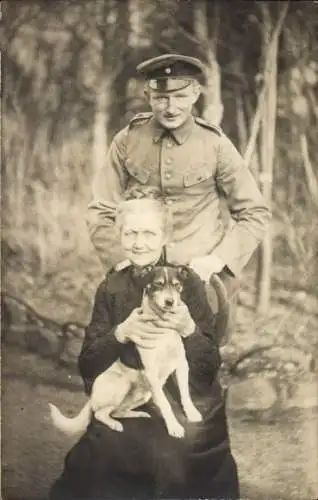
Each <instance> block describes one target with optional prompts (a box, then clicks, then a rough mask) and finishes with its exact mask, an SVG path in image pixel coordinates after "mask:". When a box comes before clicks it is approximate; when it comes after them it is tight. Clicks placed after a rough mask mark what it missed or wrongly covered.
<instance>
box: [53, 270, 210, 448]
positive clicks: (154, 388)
mask: <svg viewBox="0 0 318 500" xmlns="http://www.w3.org/2000/svg"><path fill="white" fill-rule="evenodd" d="M185 272H186V271H185V269H184V268H180V267H170V266H156V267H154V268H153V270H152V271H151V278H150V282H149V284H148V285H147V286H146V287H145V289H144V293H143V300H142V305H141V308H142V312H145V313H147V314H149V313H150V314H151V315H153V317H154V320H155V319H156V318H158V317H161V318H164V316H165V314H167V313H169V314H171V313H173V312H175V310H176V308H177V307H178V306H179V305H180V304H181V292H182V288H183V281H184V276H185V275H184V273H185ZM194 329H195V324H194V322H193V321H190V322H189V324H188V326H187V328H186V329H185V331H184V332H183V334H182V336H187V335H190V334H191V333H192V332H193V331H194ZM137 349H138V352H139V354H140V358H141V361H142V365H143V369H141V370H135V369H131V368H129V367H128V366H126V365H124V364H123V363H122V362H121V361H120V360H119V359H118V360H116V361H115V362H114V363H113V364H112V365H111V366H110V367H109V368H107V370H105V371H104V372H102V373H101V374H100V375H99V376H98V377H97V378H96V379H95V381H94V384H93V387H92V393H91V397H90V399H89V400H88V401H87V403H86V404H85V405H84V407H83V408H82V410H81V411H80V413H79V414H78V415H77V416H76V417H74V418H67V417H65V416H64V415H62V413H61V412H60V411H59V409H58V408H57V407H56V406H55V405H53V404H51V403H49V406H50V411H51V418H52V420H53V423H54V425H55V427H57V428H58V429H60V430H61V431H63V432H64V433H66V434H68V435H73V434H77V433H79V432H84V431H85V430H86V427H87V426H88V424H89V422H90V419H91V416H92V413H94V415H95V418H96V419H97V420H99V421H100V422H102V423H103V424H105V425H107V426H108V427H109V428H111V429H113V430H115V431H118V432H121V431H123V425H122V423H121V422H119V421H118V420H116V418H132V417H144V418H147V417H150V415H149V414H148V413H147V412H144V411H140V410H137V408H138V407H139V406H141V405H143V404H145V403H146V402H148V401H149V400H150V399H151V398H152V399H153V401H154V403H155V404H156V405H157V407H158V408H159V410H160V412H161V415H162V417H163V419H164V422H165V424H166V427H167V431H168V433H169V434H170V435H171V436H173V437H176V438H182V437H183V436H184V432H185V431H184V428H183V426H182V425H181V424H180V423H179V422H178V420H177V418H176V416H175V414H174V413H173V410H172V408H171V405H170V403H169V401H168V399H167V397H166V395H165V393H164V391H163V387H164V385H165V383H166V381H167V379H168V378H169V376H170V375H172V374H173V373H175V375H176V381H177V385H178V388H179V391H180V399H181V404H182V407H183V410H184V413H185V415H186V418H187V420H188V421H190V422H199V421H201V420H202V416H201V414H200V412H199V411H198V409H197V408H196V407H195V406H194V404H193V401H192V399H191V396H190V391H189V366H188V362H187V359H186V354H185V349H184V345H183V341H182V338H181V336H180V335H179V334H178V333H177V332H174V331H172V330H169V331H168V332H167V333H165V334H163V335H162V336H161V337H160V339H159V340H158V343H157V345H156V346H155V347H154V348H152V349H144V348H141V347H138V346H137Z"/></svg>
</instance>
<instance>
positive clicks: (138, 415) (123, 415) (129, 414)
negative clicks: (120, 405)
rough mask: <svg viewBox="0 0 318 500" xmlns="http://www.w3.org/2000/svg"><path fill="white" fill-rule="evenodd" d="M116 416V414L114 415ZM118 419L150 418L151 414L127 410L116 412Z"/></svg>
mask: <svg viewBox="0 0 318 500" xmlns="http://www.w3.org/2000/svg"><path fill="white" fill-rule="evenodd" d="M114 415H115V414H114ZM115 416H116V417H118V418H150V414H149V413H147V412H146V411H141V410H125V411H123V412H120V411H118V412H116V415H115Z"/></svg>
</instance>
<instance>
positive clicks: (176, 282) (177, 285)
mask: <svg viewBox="0 0 318 500" xmlns="http://www.w3.org/2000/svg"><path fill="white" fill-rule="evenodd" d="M172 286H173V287H174V288H175V289H176V290H178V292H180V290H181V289H182V285H181V283H180V281H174V282H173V283H172Z"/></svg>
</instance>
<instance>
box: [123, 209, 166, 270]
mask: <svg viewBox="0 0 318 500" xmlns="http://www.w3.org/2000/svg"><path fill="white" fill-rule="evenodd" d="M120 238H121V245H122V248H123V250H124V253H125V256H126V258H127V259H129V260H130V262H131V263H132V264H134V265H135V266H140V267H143V266H147V265H150V264H155V263H156V262H157V261H158V260H159V258H160V255H161V252H162V248H163V246H164V244H165V243H166V236H165V234H164V229H163V217H162V215H161V214H160V213H159V212H157V211H155V210H149V209H148V210H147V211H145V210H142V208H141V209H140V211H139V210H137V211H136V210H133V211H131V212H127V213H126V214H125V216H124V218H123V222H122V226H121V232H120Z"/></svg>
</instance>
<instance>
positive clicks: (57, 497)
mask: <svg viewBox="0 0 318 500" xmlns="http://www.w3.org/2000/svg"><path fill="white" fill-rule="evenodd" d="M147 279H148V278H147V275H146V276H138V275H137V273H136V271H135V269H134V268H133V267H132V266H129V267H127V268H125V269H123V270H121V271H118V272H115V271H111V272H110V273H109V274H108V275H107V277H106V279H105V280H104V281H103V282H102V283H101V284H100V286H99V288H98V290H97V293H96V297H95V305H94V309H93V314H92V319H91V322H90V325H89V326H88V328H87V330H86V335H85V339H84V343H83V347H82V351H81V354H80V358H79V368H80V372H81V375H82V377H83V379H84V384H85V389H86V392H87V394H90V391H91V387H92V384H93V381H94V380H95V378H96V377H97V375H99V374H100V373H101V372H102V371H104V370H105V369H106V368H107V367H109V366H110V365H111V364H112V363H113V362H114V361H115V360H116V359H117V358H118V357H119V356H120V357H121V359H122V361H123V362H125V363H126V364H128V365H129V366H131V367H134V368H136V367H137V366H140V362H139V363H138V359H139V357H138V355H136V349H135V346H134V345H133V344H131V343H129V344H128V345H127V344H120V343H119V342H118V341H117V340H116V339H115V336H114V330H115V328H116V325H118V324H120V323H122V322H123V321H124V320H125V319H126V318H127V316H128V315H129V314H130V313H131V311H132V310H133V309H135V308H136V307H140V304H141V300H142V292H143V288H144V286H145V284H146V283H147ZM182 298H183V301H184V302H185V303H186V304H187V306H188V309H189V311H190V313H191V315H192V317H193V319H194V321H195V323H196V325H197V328H196V331H195V333H194V334H193V335H191V336H190V337H188V338H186V339H184V344H185V349H186V353H187V358H188V362H189V369H190V371H189V378H190V381H189V383H190V391H191V395H192V398H193V401H194V403H195V405H196V407H197V408H198V409H199V410H200V411H201V413H202V415H203V421H202V422H199V423H189V422H187V421H186V420H185V417H184V415H183V412H182V409H181V405H180V401H179V393H178V390H177V388H176V386H175V383H174V380H173V377H171V379H170V380H169V381H168V383H167V385H166V393H167V395H168V398H169V400H170V402H171V404H172V406H173V409H174V411H175V414H176V415H177V418H178V419H179V421H180V422H181V423H182V424H183V425H184V427H185V429H186V433H185V437H184V438H183V439H177V438H173V437H171V436H169V435H168V432H167V430H166V427H165V424H164V421H163V419H162V417H161V416H160V414H159V411H158V410H157V409H156V408H155V406H154V405H153V403H149V404H147V405H145V408H146V409H147V411H148V412H149V413H150V414H151V418H150V419H146V418H136V419H135V418H127V419H123V420H122V422H123V425H124V432H122V433H119V432H116V431H112V430H110V429H109V428H108V427H106V426H105V425H103V424H101V423H100V422H98V421H96V420H95V419H93V421H92V422H91V424H90V426H89V427H88V429H87V431H86V433H85V434H84V435H83V437H82V438H81V439H80V440H79V442H78V443H77V444H76V445H75V446H74V447H73V448H72V449H71V451H70V452H69V453H68V455H67V457H66V459H65V467H64V471H63V474H62V476H61V477H60V479H58V481H57V482H56V483H55V484H54V486H53V488H52V490H51V496H50V499H51V500H71V499H72V500H74V499H90V500H102V499H109V500H117V499H124V498H126V499H147V500H150V499H156V498H165V499H168V498H169V499H186V498H193V499H194V498H206V499H221V498H222V499H226V500H227V499H231V500H232V499H237V498H239V487H238V479H237V470H236V464H235V462H234V460H233V457H232V455H231V451H230V443H229V436H228V429H227V422H226V416H225V406H224V400H223V395H222V389H221V387H220V384H219V382H218V380H217V372H218V368H219V366H220V356H219V350H218V347H217V345H216V341H215V340H214V322H215V317H214V314H213V312H212V311H211V309H210V306H209V304H208V301H207V297H206V292H205V286H204V284H203V282H202V281H201V280H200V278H199V277H198V276H197V275H196V274H195V273H194V272H192V271H188V273H187V277H186V279H185V282H184V289H183V293H182Z"/></svg>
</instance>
